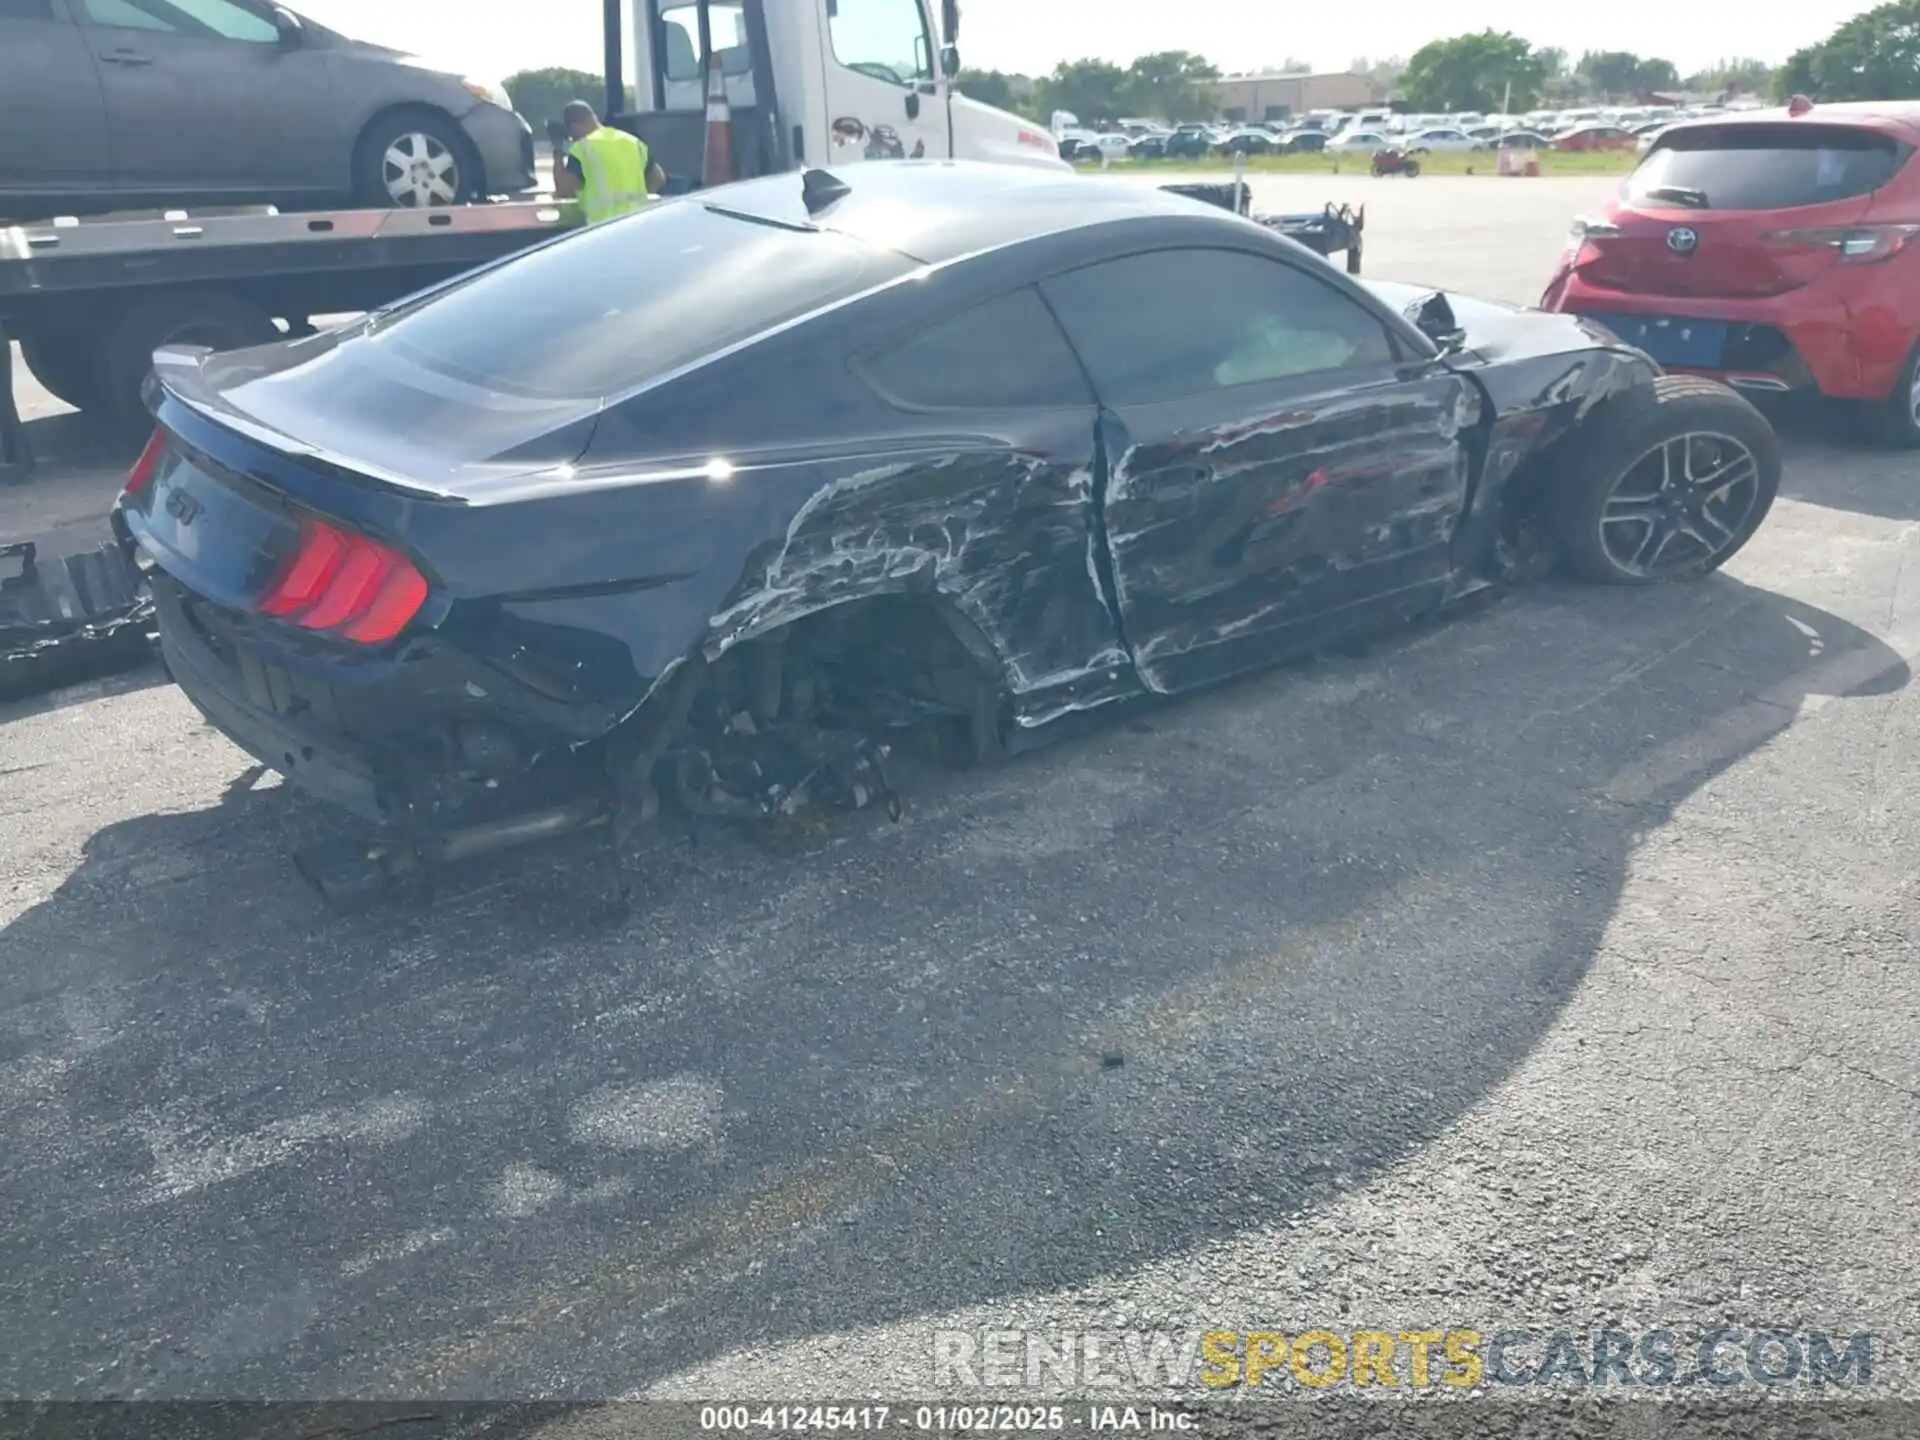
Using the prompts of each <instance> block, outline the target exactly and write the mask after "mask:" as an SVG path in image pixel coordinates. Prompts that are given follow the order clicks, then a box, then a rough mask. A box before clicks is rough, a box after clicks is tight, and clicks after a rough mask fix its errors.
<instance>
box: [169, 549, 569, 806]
mask: <svg viewBox="0 0 1920 1440" xmlns="http://www.w3.org/2000/svg"><path fill="white" fill-rule="evenodd" d="M146 574H147V580H148V584H149V588H150V589H151V591H152V595H153V603H154V614H155V619H156V621H157V625H158V629H159V632H160V652H161V658H162V660H163V661H164V662H165V664H166V667H167V671H168V674H169V675H170V676H171V677H172V679H173V681H174V683H175V684H177V685H178V686H179V687H180V689H181V691H182V692H184V693H185V695H186V696H187V698H188V699H189V700H191V701H192V702H193V703H194V705H195V706H196V707H197V708H198V709H199V711H200V712H201V713H202V714H203V715H205V716H206V718H207V720H208V721H209V722H210V723H211V724H212V725H213V726H214V727H215V728H216V729H218V730H219V731H220V732H221V733H222V734H224V735H225V736H226V737H227V738H228V739H230V740H231V741H233V743H234V744H236V745H238V746H239V747H240V748H241V749H242V750H244V751H246V752H247V753H248V754H249V755H252V756H253V757H254V758H255V759H256V760H258V761H260V763H261V764H263V765H266V766H268V767H270V768H271V769H274V770H277V771H279V772H280V773H281V774H282V775H284V776H285V777H286V778H287V780H288V781H289V782H290V783H292V784H294V785H296V786H298V787H299V788H300V789H302V790H304V791H306V792H307V793H309V794H311V795H313V796H314V797H316V798H317V799H321V800H324V801H326V802H327V803H329V804H331V805H336V806H338V807H339V808H341V809H342V810H345V811H347V812H349V813H351V814H353V815H355V816H358V817H359V818H361V819H363V820H367V821H370V822H372V823H374V824H376V825H380V826H385V827H393V828H397V829H400V830H404V831H406V832H408V833H413V834H417V835H432V834H439V833H445V832H449V831H453V830H457V829H460V828H462V827H465V826H468V825H470V824H472V823H474V822H475V818H476V816H480V817H486V816H497V815H498V814H499V813H502V812H503V811H507V812H510V811H513V810H517V809H528V808H534V807H536V806H538V805H544V804H550V803H553V802H554V801H555V800H556V799H558V800H570V799H572V798H574V797H575V796H576V795H578V794H579V793H580V790H581V785H582V776H583V775H584V776H587V777H589V778H591V777H592V776H593V775H595V774H596V773H597V772H595V771H594V770H593V768H592V766H591V764H590V763H586V762H585V761H582V763H580V764H576V763H574V760H575V759H576V758H577V757H576V747H574V746H572V745H570V744H568V743H567V737H565V736H564V735H562V734H560V733H558V732H556V731H555V730H554V729H552V728H551V727H550V726H548V725H543V724H541V723H540V722H539V720H537V719H536V718H535V717H534V715H533V709H534V708H535V707H534V705H533V704H530V703H529V702H530V701H534V700H536V697H532V696H531V695H530V694H528V693H527V692H526V691H525V690H524V688H523V687H518V686H516V685H514V684H513V683H512V682H510V681H509V680H508V679H507V678H506V677H505V676H503V675H500V674H498V673H497V672H495V671H493V670H492V669H490V668H483V667H479V666H476V665H475V664H473V662H471V661H470V660H469V659H468V658H467V657H465V656H464V655H463V654H462V653H460V652H458V651H454V650H450V649H447V648H446V647H437V648H435V647H428V648H424V649H423V648H421V647H414V648H413V649H411V650H409V651H408V652H406V654H405V656H404V658H401V657H385V658H379V659H370V660H368V661H364V662H359V661H340V660H337V659H332V658H328V657H317V658H316V657H313V656H307V655H303V654H301V653H297V652H296V651H293V650H286V649H283V648H281V647H278V646H276V645H273V644H270V643H267V642H266V641H264V640H262V639H260V638H259V637H257V636H256V635H254V634H253V633H252V629H251V626H250V625H249V624H248V623H246V622H243V621H240V620H237V619H236V618H235V617H232V616H231V615H229V614H228V613H227V612H225V611H224V610H223V609H222V608H221V607H220V606H218V605H215V604H213V603H211V602H208V601H205V600H202V599H200V598H199V597H197V596H195V595H194V594H193V593H192V592H191V591H189V590H187V589H186V588H185V587H183V586H181V584H180V583H179V582H178V581H176V580H174V579H173V578H172V577H171V576H169V575H167V574H166V572H165V571H163V570H160V569H158V568H157V567H150V568H148V570H147V572H146ZM482 680H484V682H485V683H484V684H482V683H481V681H482ZM586 754H587V752H585V751H579V752H578V755H579V756H582V757H584V756H586ZM589 758H590V757H589Z"/></svg>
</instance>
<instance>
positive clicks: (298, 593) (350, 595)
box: [258, 519, 427, 645]
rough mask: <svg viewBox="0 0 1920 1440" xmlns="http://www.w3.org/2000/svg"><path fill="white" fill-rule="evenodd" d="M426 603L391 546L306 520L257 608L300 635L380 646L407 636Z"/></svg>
mask: <svg viewBox="0 0 1920 1440" xmlns="http://www.w3.org/2000/svg"><path fill="white" fill-rule="evenodd" d="M426 599H427V581H426V577H425V576H423V575H422V574H421V573H420V572H419V570H418V569H416V568H415V567H414V564H413V562H412V561H411V560H409V559H407V557H406V556H405V555H402V554H401V553H400V552H399V551H398V550H395V549H394V548H393V547H392V546H391V545H383V544H381V543H380V542H379V541H378V540H371V539H369V538H367V537H366V536H365V535H358V534H355V533H354V532H353V531H351V530H346V529H343V528H341V527H340V526H338V525H333V524H329V523H328V522H327V521H325V520H311V519H310V520H303V521H302V522H301V524H300V542H299V544H298V545H297V546H295V548H294V552H293V556H292V558H291V559H290V560H288V561H287V563H286V564H285V565H284V566H283V567H282V568H281V571H280V576H279V578H278V579H277V580H275V581H274V582H273V584H272V585H271V586H270V587H268V590H267V593H266V594H265V595H263V596H261V597H260V601H259V605H258V608H259V610H260V613H261V614H263V615H273V616H276V617H278V618H280V619H282V620H288V621H291V622H292V623H293V624H295V625H298V626H300V627H301V628H302V629H304V630H324V631H327V632H329V633H330V634H334V635H339V636H342V637H344V638H345V639H348V640H353V641H357V642H358V643H360V644H363V645H378V644H381V643H382V642H384V641H387V640H391V639H393V637H394V636H396V635H398V634H399V633H400V632H401V631H402V630H404V629H406V628H407V622H408V621H410V620H412V619H413V617H414V616H415V615H417V614H419V613H420V607H421V606H422V605H423V604H425V603H426Z"/></svg>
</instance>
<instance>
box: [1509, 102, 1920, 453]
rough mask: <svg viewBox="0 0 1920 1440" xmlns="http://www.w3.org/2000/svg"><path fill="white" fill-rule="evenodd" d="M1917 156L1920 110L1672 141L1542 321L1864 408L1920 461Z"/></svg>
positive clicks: (1585, 240) (1886, 109)
mask: <svg viewBox="0 0 1920 1440" xmlns="http://www.w3.org/2000/svg"><path fill="white" fill-rule="evenodd" d="M1917 157H1920V101H1883V102H1863V103H1859V104H1850V105H1817V106H1816V105H1811V104H1808V103H1806V102H1805V101H1803V100H1799V99H1796V100H1795V102H1794V103H1793V104H1792V105H1791V106H1789V107H1788V108H1787V109H1784V110H1768V111H1753V112H1747V113H1744V114H1733V113H1729V114H1726V115H1722V116H1718V117H1715V118H1712V119H1707V120H1694V121H1687V122H1684V123H1682V124H1678V125H1675V126H1673V127H1671V128H1670V129H1668V130H1666V131H1665V132H1663V133H1662V134H1661V135H1660V136H1659V138H1658V139H1657V140H1656V141H1655V142H1654V145H1653V148H1652V149H1651V150H1650V151H1649V152H1648V153H1647V155H1646V158H1645V159H1643V160H1642V161H1641V162H1640V164H1639V166H1638V168H1637V169H1636V170H1635V171H1634V172H1633V174H1632V175H1631V176H1630V177H1629V178H1628V180H1627V182H1626V184H1625V185H1624V186H1623V187H1622V190H1621V192H1620V194H1619V195H1618V196H1617V197H1616V198H1615V199H1613V200H1610V201H1609V202H1608V203H1607V204H1606V206H1605V207H1604V208H1603V209H1602V210H1601V212H1600V213H1599V214H1598V215H1597V216H1594V217H1592V218H1590V219H1586V220H1582V221H1579V222H1577V223H1576V224H1575V226H1574V228H1573V232H1572V234H1571V235H1570V236H1569V238H1568V242H1567V248H1566V253H1565V255H1564V256H1563V258H1562V260H1561V263H1560V265H1559V268H1558V269H1557V271H1556V272H1555V274H1554V277H1553V280H1552V282H1551V283H1550V284H1549V285H1548V287H1547V290H1546V293H1545V295H1544V296H1543V298H1542V304H1543V305H1544V306H1545V307H1546V308H1548V309H1552V310H1562V311H1568V312H1571V313H1575V314H1580V315H1586V316H1590V317H1592V318H1594V319H1596V320H1599V321H1600V322H1602V323H1604V324H1605V325H1607V326H1608V327H1609V328H1610V329H1612V330H1614V331H1615V332H1616V333H1618V334H1620V335H1621V336H1623V337H1625V338H1626V339H1628V340H1629V341H1631V342H1632V343H1633V344H1636V345H1639V346H1641V347H1642V348H1643V349H1645V350H1646V351H1647V352H1648V353H1649V354H1651V355H1652V356H1653V357H1654V358H1655V359H1656V360H1658V361H1660V363H1661V364H1663V365H1665V366H1667V367H1669V368H1670V369H1678V370H1689V371H1695V372H1698V373H1701V374H1706V375H1713V376H1717V377H1720V378H1723V379H1725V380H1727V381H1728V382H1729V383H1731V384H1733V385H1735V386H1739V387H1741V388H1743V389H1746V390H1749V391H1752V392H1755V393H1761V394H1773V393H1790V394H1805V395H1821V396H1829V397H1833V398H1837V399H1844V400H1848V401H1852V402H1857V403H1859V404H1860V405H1862V407H1863V408H1864V409H1866V410H1867V411H1868V412H1869V414H1870V416H1871V418H1872V421H1873V423H1874V425H1875V426H1876V427H1877V428H1878V429H1879V431H1880V432H1881V434H1883V435H1884V436H1885V437H1886V438H1887V439H1888V440H1889V441H1891V442H1893V443H1895V444H1898V445H1901V446H1906V447H1916V446H1920V158H1917Z"/></svg>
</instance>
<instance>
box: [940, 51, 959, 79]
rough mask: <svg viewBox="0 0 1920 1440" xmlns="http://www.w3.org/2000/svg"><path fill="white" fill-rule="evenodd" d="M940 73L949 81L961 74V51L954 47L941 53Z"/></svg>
mask: <svg viewBox="0 0 1920 1440" xmlns="http://www.w3.org/2000/svg"><path fill="white" fill-rule="evenodd" d="M940 73H941V74H942V75H944V76H946V77H947V79H949V80H951V79H953V77H954V76H956V75H958V74H959V73H960V51H959V50H958V49H957V48H955V47H954V46H952V45H948V46H945V47H943V48H942V49H941V51H940Z"/></svg>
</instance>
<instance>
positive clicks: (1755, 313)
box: [1540, 265, 1920, 400]
mask: <svg viewBox="0 0 1920 1440" xmlns="http://www.w3.org/2000/svg"><path fill="white" fill-rule="evenodd" d="M1862 273H1863V274H1864V273H1865V272H1864V271H1863V272H1862ZM1867 278H1868V280H1869V281H1871V280H1873V279H1875V278H1884V276H1881V277H1875V276H1868V277H1867ZM1848 280H1849V285H1848V289H1847V290H1845V291H1843V290H1840V289H1838V288H1837V287H1831V286H1827V285H1824V284H1823V285H1818V286H1810V287H1808V288H1807V289H1804V290H1796V291H1792V292H1790V293H1788V294H1786V295H1781V296H1769V297H1767V298H1764V299H1756V300H1703V299H1700V298H1698V297H1692V296H1682V295H1644V294H1639V293H1635V292H1629V291H1622V290H1609V289H1605V288H1602V287H1600V286H1597V285H1592V284H1589V283H1587V282H1586V281H1583V280H1581V279H1580V277H1579V276H1578V275H1576V274H1574V273H1573V272H1572V271H1571V270H1570V269H1569V268H1568V267H1566V266H1564V265H1563V266H1562V268H1561V269H1560V270H1559V271H1558V272H1557V273H1556V274H1555V275H1554V278H1553V280H1552V281H1551V282H1550V283H1549V285H1548V286H1547V290H1546V293H1545V294H1544V295H1543V296H1542V297H1541V301H1540V303H1541V307H1542V308H1543V309H1547V310H1557V311H1562V312H1564V313H1568V314H1576V315H1585V316H1589V317H1592V318H1594V319H1597V320H1600V321H1601V323H1603V324H1604V323H1606V317H1608V316H1610V315H1612V316H1629V317H1644V318H1646V319H1648V320H1665V321H1671V322H1685V321H1689V320H1694V321H1701V322H1706V323H1712V324H1720V325H1725V326H1728V327H1729V330H1728V341H1727V347H1726V350H1725V353H1724V354H1723V355H1722V356H1721V357H1720V359H1719V361H1718V362H1717V363H1709V364H1701V363H1677V364H1668V365H1667V367H1666V368H1668V369H1673V370H1685V371H1690V372H1693V373H1696V374H1704V375H1712V376H1714V377H1715V378H1717V379H1721V380H1725V381H1726V382H1727V383H1729V384H1731V385H1734V386H1735V387H1736V388H1739V389H1743V390H1749V391H1761V392H1765V391H1773V392H1782V393H1799V394H1819V395H1825V396H1831V397H1833V398H1836V399H1847V400H1884V399H1886V398H1887V397H1888V396H1889V395H1891V394H1892V393H1893V388H1894V385H1895V383H1896V382H1897V381H1898V379H1899V376H1900V371H1901V367H1902V366H1903V365H1904V364H1905V362H1906V357H1907V354H1908V352H1909V351H1910V349H1911V348H1912V346H1913V343H1914V338H1915V332H1916V331H1917V330H1920V315H1917V316H1915V317H1912V318H1906V317H1899V316H1896V315H1894V314H1893V313H1891V312H1890V311H1889V310H1888V308H1887V301H1888V299H1889V298H1891V297H1890V296H1889V295H1887V294H1883V293H1879V292H1870V291H1865V290H1863V291H1862V292H1861V293H1860V294H1859V295H1858V296H1857V297H1856V296H1854V295H1853V294H1851V293H1849V292H1850V291H1851V289H1852V288H1853V286H1854V285H1856V284H1859V283H1860V282H1859V281H1858V280H1857V279H1855V278H1854V277H1852V276H1849V277H1848ZM1629 338H1631V337H1629ZM1636 343H1637V342H1636Z"/></svg>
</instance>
